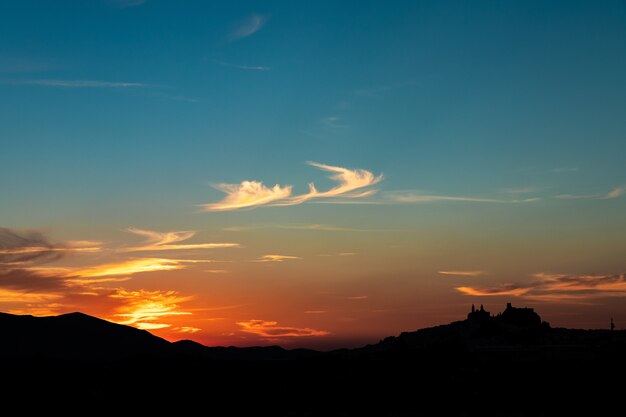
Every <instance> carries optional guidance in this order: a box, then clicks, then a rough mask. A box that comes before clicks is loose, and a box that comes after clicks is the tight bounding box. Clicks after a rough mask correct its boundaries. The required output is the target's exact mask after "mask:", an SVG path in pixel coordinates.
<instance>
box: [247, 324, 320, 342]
mask: <svg viewBox="0 0 626 417" xmlns="http://www.w3.org/2000/svg"><path fill="white" fill-rule="evenodd" d="M237 325H239V326H240V330H239V331H241V332H244V333H251V334H254V335H257V336H261V337H262V338H264V339H268V340H272V339H278V338H283V337H310V336H326V335H328V334H330V332H327V331H325V330H316V329H312V328H310V327H290V326H279V325H278V322H276V321H267V320H247V321H240V322H237Z"/></svg>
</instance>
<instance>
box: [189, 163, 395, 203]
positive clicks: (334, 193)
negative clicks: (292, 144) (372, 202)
mask: <svg viewBox="0 0 626 417" xmlns="http://www.w3.org/2000/svg"><path fill="white" fill-rule="evenodd" d="M308 164H309V165H311V166H314V167H316V168H319V169H321V170H323V171H327V172H332V173H333V175H331V176H330V178H331V179H332V180H335V181H337V182H338V183H339V185H338V186H336V187H333V188H331V189H330V190H327V191H318V190H317V188H316V187H315V184H314V183H312V182H311V183H309V192H308V193H306V194H301V195H297V196H291V192H292V188H293V187H292V186H291V185H286V186H281V185H278V184H276V185H274V187H272V188H268V187H266V186H265V185H263V183H261V182H258V181H243V182H241V183H240V184H218V185H215V186H214V187H215V188H217V189H219V190H221V191H224V192H225V193H226V194H227V196H226V197H225V198H224V199H223V200H221V201H219V202H217V203H209V204H203V205H201V207H202V208H203V210H204V211H227V210H238V209H242V208H252V207H258V206H264V205H272V206H292V205H297V204H302V203H304V202H307V201H309V200H313V199H334V198H337V197H341V198H343V199H354V198H363V197H367V196H371V195H372V194H374V193H375V192H376V190H372V189H370V190H364V191H363V189H364V188H367V187H370V186H372V185H375V184H377V183H379V182H380V181H381V180H382V178H383V176H382V174H381V175H378V176H375V175H374V174H373V173H372V172H370V171H366V170H364V169H348V168H343V167H337V166H332V165H326V164H320V163H317V162H308ZM357 190H359V191H358V192H356V191H357Z"/></svg>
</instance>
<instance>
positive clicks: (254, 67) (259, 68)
mask: <svg viewBox="0 0 626 417" xmlns="http://www.w3.org/2000/svg"><path fill="white" fill-rule="evenodd" d="M213 62H215V63H216V64H219V65H221V66H223V67H229V68H236V69H240V70H246V71H270V70H271V69H272V68H271V67H267V66H265V65H240V64H232V63H230V62H225V61H216V60H214V61H213Z"/></svg>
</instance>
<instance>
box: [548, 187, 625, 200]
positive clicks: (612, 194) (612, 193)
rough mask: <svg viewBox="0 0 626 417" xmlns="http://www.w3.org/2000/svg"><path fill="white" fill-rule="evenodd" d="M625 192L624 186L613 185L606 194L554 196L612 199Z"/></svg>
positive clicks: (558, 196)
mask: <svg viewBox="0 0 626 417" xmlns="http://www.w3.org/2000/svg"><path fill="white" fill-rule="evenodd" d="M624 193H626V187H615V188H613V189H612V190H611V191H609V192H608V193H606V194H560V195H557V196H556V198H558V199H561V200H612V199H614V198H619V197H621V196H623V195H624Z"/></svg>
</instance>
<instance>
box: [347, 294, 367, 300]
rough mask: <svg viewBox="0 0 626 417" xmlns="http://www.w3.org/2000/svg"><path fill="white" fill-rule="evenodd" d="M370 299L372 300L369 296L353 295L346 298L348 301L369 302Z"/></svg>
mask: <svg viewBox="0 0 626 417" xmlns="http://www.w3.org/2000/svg"><path fill="white" fill-rule="evenodd" d="M368 298H370V296H369V295H351V296H349V297H346V299H348V300H367V299H368Z"/></svg>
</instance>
